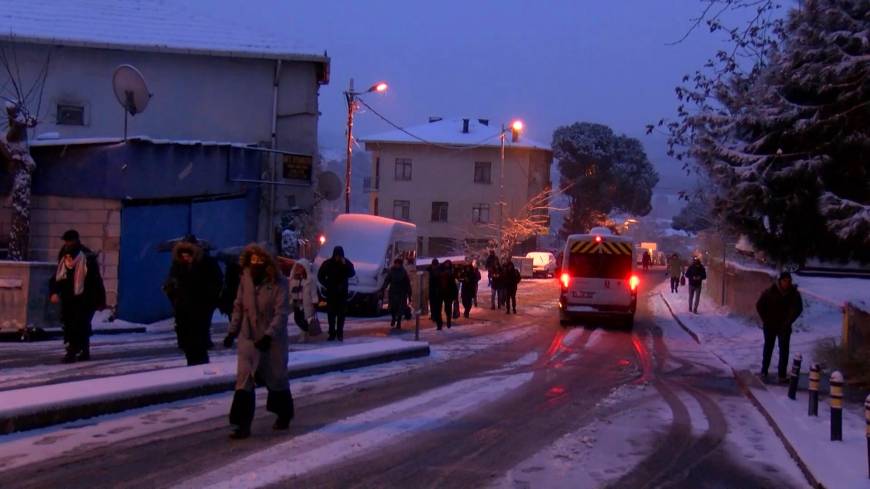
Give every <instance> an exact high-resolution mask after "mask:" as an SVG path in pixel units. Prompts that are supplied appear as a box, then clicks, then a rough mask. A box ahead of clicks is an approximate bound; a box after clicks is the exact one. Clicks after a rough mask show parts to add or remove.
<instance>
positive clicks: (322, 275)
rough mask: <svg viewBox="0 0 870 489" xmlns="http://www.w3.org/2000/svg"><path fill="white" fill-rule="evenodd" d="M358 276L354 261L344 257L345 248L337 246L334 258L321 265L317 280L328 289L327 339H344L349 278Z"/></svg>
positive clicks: (333, 253) (333, 251) (333, 252)
mask: <svg viewBox="0 0 870 489" xmlns="http://www.w3.org/2000/svg"><path fill="white" fill-rule="evenodd" d="M354 276H356V270H354V267H353V263H351V262H350V260H348V259H347V258H345V257H344V248H342V247H341V246H336V247H335V248H333V250H332V258H329V259H327V260H326V261H324V262H323V264H322V265H320V270H318V272H317V280H318V281H319V282H320V284H321V285H323V287H324V289H326V317H327V320H328V321H329V337H328V338H327V341H335V340H338V341H344V318H345V316H347V295H348V280H350V278H351V277H354Z"/></svg>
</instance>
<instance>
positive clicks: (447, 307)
mask: <svg viewBox="0 0 870 489" xmlns="http://www.w3.org/2000/svg"><path fill="white" fill-rule="evenodd" d="M455 302H456V299H454V298H450V299H444V313H445V314H446V315H447V327H448V328H449V327H450V326H453V304H454V303H455Z"/></svg>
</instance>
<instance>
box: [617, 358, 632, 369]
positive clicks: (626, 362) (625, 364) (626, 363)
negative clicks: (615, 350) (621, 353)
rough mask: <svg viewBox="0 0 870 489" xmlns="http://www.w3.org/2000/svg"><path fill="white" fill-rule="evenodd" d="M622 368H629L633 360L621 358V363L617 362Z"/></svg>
mask: <svg viewBox="0 0 870 489" xmlns="http://www.w3.org/2000/svg"><path fill="white" fill-rule="evenodd" d="M616 363H617V365H619V366H620V367H628V366H629V365H631V360H628V359H625V358H620V359H619V361H617V362H616Z"/></svg>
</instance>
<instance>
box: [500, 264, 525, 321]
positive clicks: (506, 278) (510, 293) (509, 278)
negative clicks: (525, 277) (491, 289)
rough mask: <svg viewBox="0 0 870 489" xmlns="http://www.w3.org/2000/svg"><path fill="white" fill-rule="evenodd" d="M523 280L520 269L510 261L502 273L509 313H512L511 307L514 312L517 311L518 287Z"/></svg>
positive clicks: (506, 306)
mask: <svg viewBox="0 0 870 489" xmlns="http://www.w3.org/2000/svg"><path fill="white" fill-rule="evenodd" d="M521 280H522V276H521V275H520V271H519V270H517V268H516V267H515V266H514V263H513V262H512V261H508V262H507V265H505V271H504V273H503V274H502V283H503V284H504V291H505V292H504V295H505V299H504V302H505V309H506V310H507V313H508V314H510V313H511V309H513V311H514V314H516V313H517V288H518V287H519V284H520V281H521Z"/></svg>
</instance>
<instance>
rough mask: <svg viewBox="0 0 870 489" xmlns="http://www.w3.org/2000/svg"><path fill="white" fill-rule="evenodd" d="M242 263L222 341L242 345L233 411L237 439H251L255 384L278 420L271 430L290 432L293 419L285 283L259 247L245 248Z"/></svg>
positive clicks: (239, 346)
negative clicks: (261, 388)
mask: <svg viewBox="0 0 870 489" xmlns="http://www.w3.org/2000/svg"><path fill="white" fill-rule="evenodd" d="M239 262H240V264H241V266H242V277H241V280H240V282H239V291H238V294H236V301H235V303H234V304H233V315H232V319H231V320H230V325H229V330H228V331H227V336H226V338H224V346H225V347H226V348H230V347H232V345H233V341H235V340H236V339H238V366H237V367H236V386H235V388H236V391H235V394H234V395H233V404H232V407H231V408H230V424H231V425H234V426H235V429H234V430H233V433H232V434H231V435H230V437H231V438H233V439H242V438H247V437H249V436H251V421H253V419H254V408H255V403H256V402H255V399H256V398H255V396H254V387H255V385H256V384H257V383H260V384H261V385H265V386H266V389H267V390H268V391H269V394H268V397H267V398H266V409H267V410H268V411H270V412H273V413H275V414H276V415H277V416H278V419H277V420H276V421H275V424H274V425H272V429H274V430H286V429H287V428H288V427H289V425H290V420H292V419H293V414H294V408H293V395H292V394H291V392H290V382H289V378H288V374H287V356H288V355H287V348H288V340H287V318H288V314H289V305H288V298H289V291H288V286H287V279H286V278H284V276H283V275H282V274H281V273H280V271H279V270H278V265H277V264H276V263H275V259H274V258H273V257H272V255H271V254H270V253H269V252H268V251H266V250H265V249H263V248H262V247H261V246H259V245H257V244H250V245H248V246H246V247H245V250H244V252H243V253H242V256H241V257H240V258H239Z"/></svg>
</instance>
